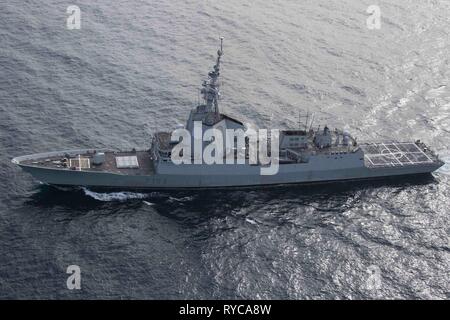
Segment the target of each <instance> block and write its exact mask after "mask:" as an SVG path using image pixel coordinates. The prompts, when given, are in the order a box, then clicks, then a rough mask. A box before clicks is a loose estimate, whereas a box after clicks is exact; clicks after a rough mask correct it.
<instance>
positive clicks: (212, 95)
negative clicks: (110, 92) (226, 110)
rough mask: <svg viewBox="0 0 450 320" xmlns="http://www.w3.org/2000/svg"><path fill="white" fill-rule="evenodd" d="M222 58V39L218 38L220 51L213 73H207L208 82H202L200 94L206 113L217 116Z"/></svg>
mask: <svg viewBox="0 0 450 320" xmlns="http://www.w3.org/2000/svg"><path fill="white" fill-rule="evenodd" d="M222 56H223V37H220V49H219V50H218V51H217V61H216V64H215V65H214V67H213V71H211V72H210V73H208V80H207V81H204V82H203V88H202V89H201V91H200V92H201V94H202V95H203V99H204V100H205V103H206V110H207V112H213V113H215V114H216V115H218V114H219V102H218V101H219V97H220V83H219V76H220V62H221V61H220V60H221V58H222Z"/></svg>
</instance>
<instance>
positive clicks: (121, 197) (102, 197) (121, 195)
mask: <svg viewBox="0 0 450 320" xmlns="http://www.w3.org/2000/svg"><path fill="white" fill-rule="evenodd" d="M83 191H84V193H85V194H86V195H87V196H89V197H91V198H94V199H95V200H98V201H105V202H110V201H127V200H131V199H145V198H147V197H148V196H149V195H148V194H145V193H136V192H110V193H98V192H94V191H91V190H89V189H86V188H83Z"/></svg>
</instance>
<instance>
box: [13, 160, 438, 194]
mask: <svg viewBox="0 0 450 320" xmlns="http://www.w3.org/2000/svg"><path fill="white" fill-rule="evenodd" d="M299 166H301V165H297V164H292V165H282V167H281V168H280V171H279V172H278V174H276V175H273V176H261V175H260V174H259V168H245V167H246V166H242V167H243V168H239V169H240V170H239V171H247V172H248V171H250V170H251V171H253V173H247V174H243V173H239V172H236V171H237V170H236V168H232V167H231V166H230V167H228V168H226V167H227V166H226V165H224V167H225V168H222V170H221V171H222V172H223V173H222V174H207V173H206V174H180V173H177V174H152V175H122V174H114V173H108V172H84V171H73V170H60V169H48V168H40V167H33V166H24V165H21V167H22V169H23V170H24V171H26V172H29V173H30V174H31V175H32V176H33V177H34V178H35V179H37V180H39V181H41V182H44V183H47V184H53V185H63V186H88V187H107V188H123V189H133V188H136V189H167V188H170V189H177V188H179V189H185V188H214V187H215V188H218V187H219V188H220V187H245V186H266V185H280V184H301V183H315V182H316V183H318V182H331V181H341V180H355V179H371V178H382V177H392V176H401V175H414V174H423V173H430V172H432V171H434V170H436V169H437V168H439V165H436V164H435V165H421V166H411V167H403V168H367V167H358V168H345V169H330V170H311V171H305V170H300V169H299V168H298V167H299ZM186 171H188V172H189V170H186ZM216 172H217V171H216Z"/></svg>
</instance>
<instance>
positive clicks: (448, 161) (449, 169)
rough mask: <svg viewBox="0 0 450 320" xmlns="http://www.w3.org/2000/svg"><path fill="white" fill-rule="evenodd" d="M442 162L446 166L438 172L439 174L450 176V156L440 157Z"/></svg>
mask: <svg viewBox="0 0 450 320" xmlns="http://www.w3.org/2000/svg"><path fill="white" fill-rule="evenodd" d="M440 158H441V160H442V161H444V162H445V164H444V165H443V166H442V167H440V168H439V169H438V170H437V171H438V172H439V173H443V174H447V175H450V155H444V156H440Z"/></svg>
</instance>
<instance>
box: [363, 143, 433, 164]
mask: <svg viewBox="0 0 450 320" xmlns="http://www.w3.org/2000/svg"><path fill="white" fill-rule="evenodd" d="M360 147H361V149H362V150H363V151H364V162H365V165H366V166H367V167H369V168H379V167H403V166H416V165H427V164H434V163H436V162H437V161H438V159H437V157H436V155H435V154H434V153H433V152H432V151H431V150H430V149H428V148H427V147H426V146H425V145H423V144H421V143H414V142H386V143H367V144H361V145H360Z"/></svg>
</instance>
